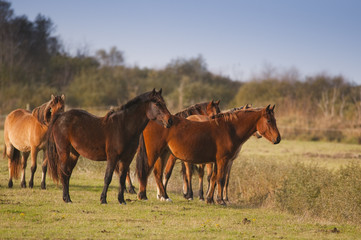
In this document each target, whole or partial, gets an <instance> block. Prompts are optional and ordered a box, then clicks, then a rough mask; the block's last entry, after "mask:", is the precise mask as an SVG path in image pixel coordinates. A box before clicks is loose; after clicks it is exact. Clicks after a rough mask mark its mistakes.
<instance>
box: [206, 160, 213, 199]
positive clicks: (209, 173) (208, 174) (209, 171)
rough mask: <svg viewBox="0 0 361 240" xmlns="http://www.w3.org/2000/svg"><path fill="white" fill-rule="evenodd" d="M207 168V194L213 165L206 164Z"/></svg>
mask: <svg viewBox="0 0 361 240" xmlns="http://www.w3.org/2000/svg"><path fill="white" fill-rule="evenodd" d="M206 167H207V183H208V184H207V193H208V192H209V187H210V185H211V184H210V183H211V177H212V173H213V163H207V164H206Z"/></svg>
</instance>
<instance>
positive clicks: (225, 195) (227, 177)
mask: <svg viewBox="0 0 361 240" xmlns="http://www.w3.org/2000/svg"><path fill="white" fill-rule="evenodd" d="M232 164H233V161H229V163H228V164H227V170H226V176H225V179H226V183H225V186H224V192H223V200H224V201H226V202H229V199H228V184H229V177H230V175H231V168H232Z"/></svg>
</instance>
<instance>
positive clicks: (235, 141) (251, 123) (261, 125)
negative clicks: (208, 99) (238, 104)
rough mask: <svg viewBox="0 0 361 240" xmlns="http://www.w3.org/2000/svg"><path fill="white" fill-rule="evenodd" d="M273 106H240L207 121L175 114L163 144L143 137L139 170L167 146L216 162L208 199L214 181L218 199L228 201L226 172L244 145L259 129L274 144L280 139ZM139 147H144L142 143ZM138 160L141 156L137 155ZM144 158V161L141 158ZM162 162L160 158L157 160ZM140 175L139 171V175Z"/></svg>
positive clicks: (195, 159)
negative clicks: (189, 118)
mask: <svg viewBox="0 0 361 240" xmlns="http://www.w3.org/2000/svg"><path fill="white" fill-rule="evenodd" d="M274 108H275V106H273V107H272V108H271V107H270V105H268V106H267V107H265V108H261V109H245V110H237V111H234V112H229V113H220V114H217V115H216V116H215V117H214V119H212V120H209V121H206V122H196V121H190V120H187V119H184V118H180V117H177V116H173V117H172V119H173V126H172V128H170V129H167V130H165V131H163V133H159V136H160V137H161V138H162V139H163V141H162V142H161V144H162V146H159V145H158V146H157V145H154V144H153V142H152V141H144V142H143V145H145V144H146V146H143V147H145V149H146V152H147V156H146V157H144V158H142V159H139V162H137V168H138V170H137V171H138V172H142V171H143V169H149V168H150V167H152V166H153V165H154V163H155V161H156V160H157V159H156V158H154V156H156V155H157V154H159V153H162V152H164V149H169V151H170V152H171V153H172V154H173V155H174V156H175V157H176V158H178V159H180V160H182V161H185V162H189V163H193V164H203V163H209V162H212V163H214V170H213V173H212V176H211V180H210V182H211V184H210V189H209V190H208V193H207V203H213V202H214V199H213V196H214V191H215V185H216V182H217V185H218V195H217V203H218V204H221V205H226V203H225V201H224V200H223V190H224V185H225V174H226V171H227V166H228V164H229V163H230V162H232V161H233V160H234V158H235V157H236V156H237V154H238V152H239V151H240V148H241V147H242V145H243V144H244V143H245V142H246V141H247V140H248V139H249V138H250V137H251V136H252V135H253V134H254V133H256V132H257V131H258V133H259V134H260V135H261V136H262V137H264V138H266V139H267V140H269V141H270V142H271V143H273V144H278V143H279V142H280V141H281V135H280V133H279V131H278V128H277V124H276V119H275V117H274ZM140 147H142V146H141V145H140ZM137 160H138V158H137ZM141 160H143V161H141ZM158 162H161V161H158ZM138 177H139V175H138ZM146 180H147V179H146V176H145V175H142V176H140V181H139V182H140V187H139V193H138V197H139V196H142V195H144V193H145V191H146Z"/></svg>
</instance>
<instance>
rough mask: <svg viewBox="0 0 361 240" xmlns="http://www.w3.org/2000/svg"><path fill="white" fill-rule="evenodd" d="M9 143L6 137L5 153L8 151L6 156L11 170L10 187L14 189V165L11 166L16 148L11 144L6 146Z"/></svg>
mask: <svg viewBox="0 0 361 240" xmlns="http://www.w3.org/2000/svg"><path fill="white" fill-rule="evenodd" d="M8 141H9V140H7V138H6V135H5V151H6V156H7V157H8V169H9V182H8V187H9V188H12V187H13V175H12V168H13V167H14V166H12V164H11V156H13V154H14V150H15V148H14V146H12V145H11V144H6V142H8Z"/></svg>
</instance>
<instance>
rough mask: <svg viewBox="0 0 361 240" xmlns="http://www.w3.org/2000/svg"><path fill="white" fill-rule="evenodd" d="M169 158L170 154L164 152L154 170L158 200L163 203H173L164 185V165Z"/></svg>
mask: <svg viewBox="0 0 361 240" xmlns="http://www.w3.org/2000/svg"><path fill="white" fill-rule="evenodd" d="M168 158H169V152H168V151H164V152H163V153H162V154H161V155H160V157H159V158H158V159H157V161H156V162H155V165H154V169H153V173H154V178H155V181H156V183H157V199H159V200H161V201H172V200H171V199H170V198H169V196H168V194H167V192H166V190H165V187H164V185H163V182H162V179H163V171H164V165H165V161H167V160H168Z"/></svg>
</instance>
